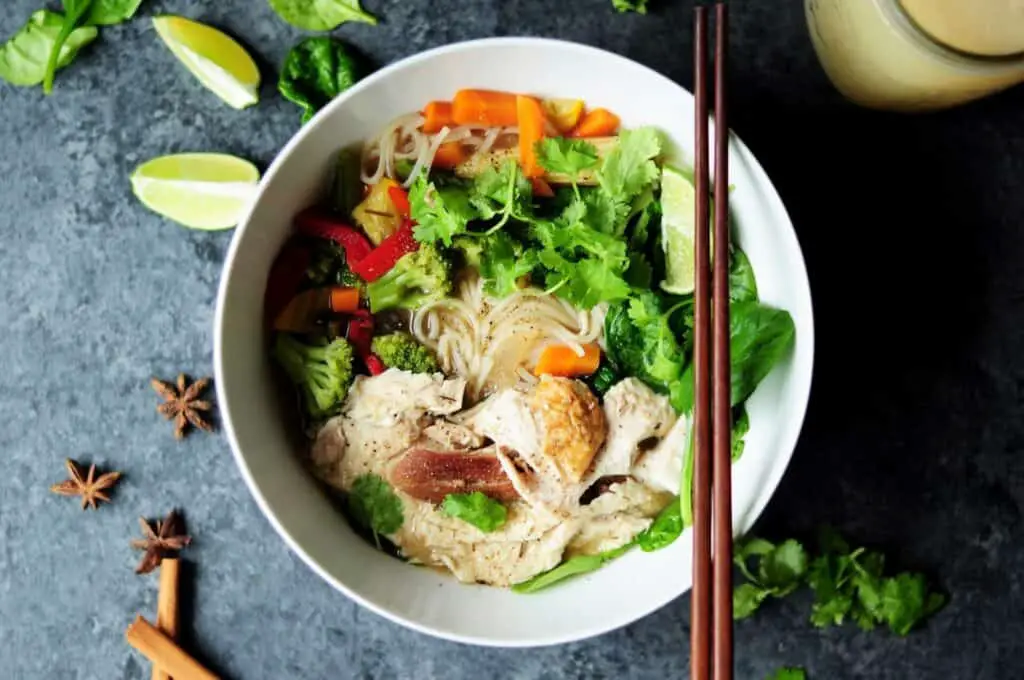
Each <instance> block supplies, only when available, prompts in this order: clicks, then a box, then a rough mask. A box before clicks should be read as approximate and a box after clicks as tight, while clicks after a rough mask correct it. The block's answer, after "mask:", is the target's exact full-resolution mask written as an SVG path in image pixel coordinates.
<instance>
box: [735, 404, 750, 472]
mask: <svg viewBox="0 0 1024 680" xmlns="http://www.w3.org/2000/svg"><path fill="white" fill-rule="evenodd" d="M749 431H750V416H749V415H747V409H746V408H744V407H743V405H742V404H741V405H739V406H736V407H735V408H733V411H732V462H734V463H735V462H736V461H738V460H739V459H740V457H741V456H742V455H743V448H744V446H746V442H744V441H743V438H744V437H745V436H747V432H749Z"/></svg>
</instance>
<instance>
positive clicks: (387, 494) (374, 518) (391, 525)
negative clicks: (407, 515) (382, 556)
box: [348, 474, 404, 547]
mask: <svg viewBox="0 0 1024 680" xmlns="http://www.w3.org/2000/svg"><path fill="white" fill-rule="evenodd" d="M348 505H349V510H350V512H351V513H352V518H353V519H354V520H355V521H356V522H357V523H358V524H360V525H361V526H364V527H366V528H367V529H369V530H370V531H372V532H373V537H374V540H376V541H377V545H378V547H379V546H380V538H379V537H378V534H384V535H388V534H393V533H395V532H396V531H398V530H399V529H401V528H402V522H403V521H404V518H403V516H402V499H401V498H399V497H398V496H397V495H396V494H395V492H394V491H393V490H392V489H391V487H390V486H389V485H388V483H387V482H385V481H384V479H383V478H382V477H380V475H375V474H365V475H360V476H359V477H357V478H356V480H355V482H354V483H353V484H352V489H351V491H349V494H348Z"/></svg>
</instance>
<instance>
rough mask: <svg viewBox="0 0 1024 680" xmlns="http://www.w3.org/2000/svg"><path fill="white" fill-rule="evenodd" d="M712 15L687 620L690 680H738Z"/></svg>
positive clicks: (724, 171) (702, 70)
mask: <svg viewBox="0 0 1024 680" xmlns="http://www.w3.org/2000/svg"><path fill="white" fill-rule="evenodd" d="M715 20H716V31H715V33H716V36H715V187H714V193H715V225H714V251H715V252H714V258H713V259H712V258H711V257H710V255H711V253H710V252H709V251H710V244H709V240H710V238H709V236H710V225H709V213H710V205H709V193H710V192H709V190H708V187H709V184H710V181H709V177H708V171H709V167H708V165H709V163H708V156H709V149H708V78H707V68H708V32H707V10H706V8H704V7H697V8H696V9H695V11H694V99H695V107H696V112H695V123H694V125H695V127H694V132H695V137H696V143H697V151H696V159H695V163H694V188H695V191H696V194H697V202H696V215H695V217H696V232H695V238H694V247H695V255H694V257H695V272H696V278H695V282H694V284H695V285H694V298H695V299H694V383H695V384H694V414H693V418H694V424H693V430H694V465H693V518H694V527H693V593H692V596H691V617H690V626H691V629H690V630H691V632H690V677H691V678H692V680H711V679H712V678H714V680H732V672H733V640H732V507H731V506H732V500H731V496H732V484H731V473H732V460H731V454H732V445H731V435H732V423H731V408H730V401H731V400H730V371H729V362H730V359H729V209H728V193H729V179H728V178H729V166H728V147H729V141H728V130H729V128H728V122H727V119H726V85H725V77H726V71H725V55H726V49H727V42H726V36H727V32H728V24H727V10H726V7H725V5H724V4H722V3H720V2H719V3H717V4H716V7H715ZM709 259H711V260H712V262H713V272H712V271H710V270H711V269H712V267H711V264H710V263H709ZM709 288H711V290H709ZM712 305H713V310H712ZM712 311H713V312H714V314H712ZM712 520H714V521H713V522H712ZM712 524H713V525H714V533H713V535H712ZM712 538H713V542H714V544H713V545H712Z"/></svg>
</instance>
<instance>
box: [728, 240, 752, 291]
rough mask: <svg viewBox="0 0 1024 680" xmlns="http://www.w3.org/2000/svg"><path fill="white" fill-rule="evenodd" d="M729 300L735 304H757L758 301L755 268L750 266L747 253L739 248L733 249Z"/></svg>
mask: <svg viewBox="0 0 1024 680" xmlns="http://www.w3.org/2000/svg"><path fill="white" fill-rule="evenodd" d="M729 299H730V300H732V301H733V302H751V301H753V302H756V301H757V299H758V298H757V280H756V279H755V278H754V268H753V267H751V266H750V260H749V259H747V255H746V253H744V252H743V251H742V250H740V249H739V248H733V251H732V262H731V263H730V266H729Z"/></svg>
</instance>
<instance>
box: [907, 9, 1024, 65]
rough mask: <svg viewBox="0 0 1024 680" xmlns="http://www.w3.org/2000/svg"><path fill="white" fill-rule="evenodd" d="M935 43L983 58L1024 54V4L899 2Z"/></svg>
mask: <svg viewBox="0 0 1024 680" xmlns="http://www.w3.org/2000/svg"><path fill="white" fill-rule="evenodd" d="M899 3H900V5H901V6H902V7H903V10H904V12H906V14H907V15H908V16H909V17H910V19H911V21H913V22H914V23H915V24H916V25H917V26H918V28H920V29H921V30H922V31H924V32H925V33H927V34H928V36H929V37H931V38H932V39H933V40H935V41H936V42H939V43H942V44H944V45H946V46H947V47H951V48H952V49H954V50H957V51H959V52H965V53H967V54H971V55H977V56H984V57H1005V56H1011V55H1017V54H1022V53H1024V0H899Z"/></svg>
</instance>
